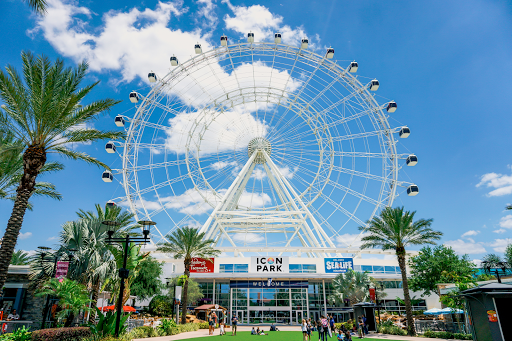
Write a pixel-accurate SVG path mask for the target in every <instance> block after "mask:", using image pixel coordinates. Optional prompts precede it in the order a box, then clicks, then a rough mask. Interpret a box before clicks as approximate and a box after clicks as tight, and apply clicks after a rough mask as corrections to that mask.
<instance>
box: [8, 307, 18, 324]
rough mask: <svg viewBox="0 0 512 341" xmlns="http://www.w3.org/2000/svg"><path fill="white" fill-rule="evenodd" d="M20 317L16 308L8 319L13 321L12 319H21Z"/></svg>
mask: <svg viewBox="0 0 512 341" xmlns="http://www.w3.org/2000/svg"><path fill="white" fill-rule="evenodd" d="M19 319H20V315H18V314H17V313H16V309H14V310H13V311H12V312H11V313H10V314H9V315H8V316H7V321H12V320H19Z"/></svg>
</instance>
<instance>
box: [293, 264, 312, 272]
mask: <svg viewBox="0 0 512 341" xmlns="http://www.w3.org/2000/svg"><path fill="white" fill-rule="evenodd" d="M290 273H316V264H290Z"/></svg>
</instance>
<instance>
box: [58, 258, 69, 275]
mask: <svg viewBox="0 0 512 341" xmlns="http://www.w3.org/2000/svg"><path fill="white" fill-rule="evenodd" d="M68 269H69V262H57V268H56V269H55V278H59V279H60V278H64V277H66V276H67V274H68Z"/></svg>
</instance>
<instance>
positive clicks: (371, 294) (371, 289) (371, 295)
mask: <svg viewBox="0 0 512 341" xmlns="http://www.w3.org/2000/svg"><path fill="white" fill-rule="evenodd" d="M370 301H372V302H375V288H370Z"/></svg>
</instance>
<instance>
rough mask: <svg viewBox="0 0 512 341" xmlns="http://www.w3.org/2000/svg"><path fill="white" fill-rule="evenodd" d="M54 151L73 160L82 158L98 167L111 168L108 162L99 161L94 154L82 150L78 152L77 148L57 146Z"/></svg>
mask: <svg viewBox="0 0 512 341" xmlns="http://www.w3.org/2000/svg"><path fill="white" fill-rule="evenodd" d="M53 150H54V151H56V152H58V153H59V154H60V155H62V156H65V157H67V158H69V159H71V160H82V161H85V162H87V163H89V164H91V165H95V166H98V167H104V168H106V169H110V167H109V166H107V165H106V164H104V163H103V162H101V161H99V160H98V159H96V158H93V157H92V156H90V155H88V154H86V153H82V152H78V151H76V150H71V149H68V148H66V147H63V146H59V147H55V148H53Z"/></svg>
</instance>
